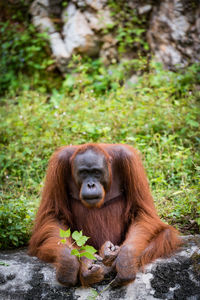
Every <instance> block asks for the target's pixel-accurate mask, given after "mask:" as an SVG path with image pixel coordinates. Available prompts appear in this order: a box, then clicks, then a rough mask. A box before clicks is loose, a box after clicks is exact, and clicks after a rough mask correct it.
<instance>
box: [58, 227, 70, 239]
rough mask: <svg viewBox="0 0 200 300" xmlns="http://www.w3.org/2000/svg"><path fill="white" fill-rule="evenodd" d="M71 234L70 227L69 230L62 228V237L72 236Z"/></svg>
mask: <svg viewBox="0 0 200 300" xmlns="http://www.w3.org/2000/svg"><path fill="white" fill-rule="evenodd" d="M70 234H71V231H70V228H69V229H68V230H66V231H65V230H62V229H61V228H60V237H62V238H68V237H70Z"/></svg>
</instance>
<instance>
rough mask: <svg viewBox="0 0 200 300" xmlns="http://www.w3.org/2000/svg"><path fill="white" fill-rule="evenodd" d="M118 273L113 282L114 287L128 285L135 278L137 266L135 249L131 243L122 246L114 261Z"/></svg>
mask: <svg viewBox="0 0 200 300" xmlns="http://www.w3.org/2000/svg"><path fill="white" fill-rule="evenodd" d="M114 265H115V269H116V272H117V275H116V277H115V279H114V281H113V283H112V284H111V285H112V286H113V287H115V286H120V285H126V284H128V283H130V282H131V281H133V280H135V276H136V267H135V265H134V249H133V247H132V246H130V245H124V246H122V247H121V248H120V251H119V254H118V256H117V258H116V260H115V262H114Z"/></svg>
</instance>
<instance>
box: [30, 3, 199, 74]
mask: <svg viewBox="0 0 200 300" xmlns="http://www.w3.org/2000/svg"><path fill="white" fill-rule="evenodd" d="M61 2H62V0H34V1H33V3H32V5H31V8H30V13H31V15H32V17H33V18H32V20H33V23H34V24H35V25H36V26H37V27H38V29H39V30H40V31H47V32H48V34H49V39H50V44H51V49H52V53H53V56H54V57H56V61H57V63H58V66H59V68H60V70H61V71H62V72H65V70H66V69H67V67H66V64H67V62H68V59H69V58H71V56H72V55H73V54H76V53H81V54H86V55H89V56H100V57H102V59H103V61H104V62H105V63H106V64H109V63H110V62H113V61H119V59H120V55H119V54H118V51H117V47H118V43H117V42H116V43H113V42H111V43H110V42H108V41H106V42H105V41H104V40H105V37H106V36H107V35H112V37H113V40H115V38H114V34H113V32H112V29H111V28H114V27H116V26H117V19H116V16H115V17H113V16H112V13H111V11H110V6H109V4H108V2H107V1H106V0H71V1H67V2H66V3H67V4H68V6H67V7H63V6H62V3H61ZM127 4H128V7H130V10H132V9H134V10H135V11H136V12H137V14H138V18H141V17H143V15H146V18H147V39H148V42H149V45H150V48H151V50H152V53H153V55H154V56H155V58H156V60H157V61H160V62H162V63H163V64H164V66H165V67H166V68H169V69H172V70H173V69H176V68H182V67H185V66H187V65H189V64H191V63H195V62H199V61H200V1H199V0H193V1H188V0H163V1H154V2H152V1H150V0H146V1H144V0H141V1H138V0H129V1H128V2H127ZM127 22H130V20H127ZM57 25H59V26H57ZM124 26H125V28H126V24H124ZM133 26H134V24H133ZM55 28H56V29H55ZM57 28H58V29H57ZM108 28H110V30H111V31H110V32H109V34H108V32H107V29H108ZM55 32H57V37H56V38H57V40H58V39H59V42H58V44H57V45H56V43H55V35H53V34H54V33H55ZM58 35H59V38H58ZM52 39H54V40H52ZM134 47H135V46H134ZM134 47H133V49H132V50H131V51H132V55H134V53H135V50H136V52H137V49H134ZM138 47H139V46H138ZM58 48H61V50H59V49H58ZM64 49H65V50H64ZM57 53H58V54H57ZM66 57H67V60H66Z"/></svg>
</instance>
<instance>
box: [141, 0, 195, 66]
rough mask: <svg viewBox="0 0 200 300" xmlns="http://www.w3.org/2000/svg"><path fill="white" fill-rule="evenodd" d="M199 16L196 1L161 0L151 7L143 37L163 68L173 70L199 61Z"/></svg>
mask: <svg viewBox="0 0 200 300" xmlns="http://www.w3.org/2000/svg"><path fill="white" fill-rule="evenodd" d="M199 19H200V2H199V1H197V0H195V1H185V0H164V1H161V2H160V4H159V5H157V6H154V9H153V13H152V15H151V20H150V26H149V30H148V34H147V36H148V41H149V44H150V47H151V49H152V51H153V52H154V54H155V57H156V59H157V60H158V61H160V62H163V63H164V65H165V67H167V68H169V69H174V68H178V67H185V66H187V65H189V64H191V63H195V62H199V61H200V34H199V25H200V24H199ZM194 24H196V25H194Z"/></svg>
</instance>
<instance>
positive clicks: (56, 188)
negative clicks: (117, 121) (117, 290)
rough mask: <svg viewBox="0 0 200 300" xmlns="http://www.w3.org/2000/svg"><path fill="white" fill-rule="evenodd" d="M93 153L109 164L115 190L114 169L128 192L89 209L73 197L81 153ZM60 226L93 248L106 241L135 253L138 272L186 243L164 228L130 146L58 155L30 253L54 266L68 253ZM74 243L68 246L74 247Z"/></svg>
mask: <svg viewBox="0 0 200 300" xmlns="http://www.w3.org/2000/svg"><path fill="white" fill-rule="evenodd" d="M87 149H94V150H95V151H96V152H100V153H101V154H102V153H103V154H104V155H105V157H106V159H107V163H108V167H109V173H110V185H111V184H112V177H113V175H112V170H111V165H112V166H114V168H115V170H117V176H119V178H120V182H121V187H122V189H123V193H122V194H121V195H120V196H118V197H116V199H114V200H112V201H110V202H109V201H108V202H106V203H103V201H102V202H101V205H99V206H97V207H95V208H90V209H89V208H87V207H86V205H85V203H84V202H81V200H80V199H79V200H80V201H79V200H75V199H73V198H72V197H70V189H69V186H70V182H71V181H73V159H74V157H75V156H76V155H77V153H82V152H84V151H86V150H87ZM59 227H62V228H63V229H66V228H68V227H70V228H71V229H72V230H83V234H84V235H87V236H89V237H90V239H89V240H88V244H90V245H93V246H95V247H96V248H97V249H100V248H101V246H102V245H103V244H104V242H106V241H107V240H110V241H111V242H112V243H113V244H119V245H122V246H126V245H128V247H131V249H133V253H134V254H133V256H132V259H133V264H134V266H135V268H136V270H137V269H138V268H140V267H143V266H144V265H145V264H148V263H150V262H151V261H153V260H154V259H156V258H158V257H166V256H169V255H170V254H171V253H172V252H174V251H175V250H176V249H177V248H178V247H179V245H180V244H181V241H180V238H179V237H178V233H177V231H176V230H175V229H174V228H172V227H171V226H169V225H167V224H165V223H163V222H162V221H161V220H160V219H159V217H158V215H157V213H156V210H155V207H154V203H153V198H152V196H151V192H150V189H149V185H148V181H147V177H146V174H145V171H144V168H143V166H142V162H141V159H140V156H139V154H138V152H137V151H136V150H135V149H133V148H132V147H131V146H128V145H120V144H119V145H111V144H86V145H80V146H69V147H67V146H66V147H62V148H60V149H59V150H58V151H56V152H55V153H54V154H53V156H52V158H51V159H50V163H49V166H48V170H47V176H46V182H45V186H44V190H43V195H42V201H41V204H40V207H39V210H38V213H37V217H36V220H35V226H34V229H33V234H32V238H31V240H30V245H29V253H30V254H31V255H36V256H38V257H39V258H40V259H42V260H44V261H48V262H52V263H54V264H55V265H56V264H57V262H58V259H59V257H60V255H61V252H62V250H63V247H66V246H63V245H61V244H60V243H59V240H60V237H59ZM71 243H72V241H71V240H70V239H68V241H67V245H68V246H69V245H70V244H71Z"/></svg>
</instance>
